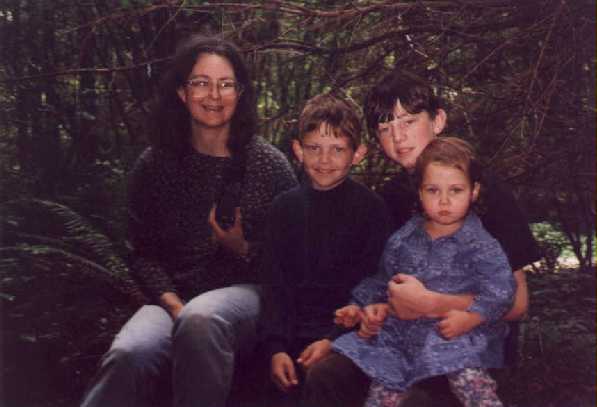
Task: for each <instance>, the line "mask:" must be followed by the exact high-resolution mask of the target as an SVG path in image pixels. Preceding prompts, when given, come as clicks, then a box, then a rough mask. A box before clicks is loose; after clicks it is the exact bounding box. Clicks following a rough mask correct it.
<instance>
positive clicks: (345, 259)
mask: <svg viewBox="0 0 597 407" xmlns="http://www.w3.org/2000/svg"><path fill="white" fill-rule="evenodd" d="M360 134H361V125H360V121H359V118H358V116H357V114H356V113H355V111H354V109H352V108H351V107H350V106H349V105H348V103H347V102H345V101H343V100H340V99H338V98H336V97H333V96H331V95H319V96H316V97H314V98H312V99H311V100H309V101H308V102H307V104H306V105H305V108H304V109H303V112H302V113H301V116H300V120H299V138H298V140H294V141H293V144H292V147H293V151H294V154H295V155H296V157H297V159H298V160H299V161H300V162H301V163H302V165H303V169H304V172H305V174H306V180H305V181H306V182H304V183H303V185H301V186H300V187H298V188H295V189H293V190H290V191H288V192H286V193H284V194H281V195H280V196H278V198H276V200H275V201H274V203H273V206H272V209H271V212H270V216H269V226H268V228H267V229H266V242H265V247H264V263H263V267H262V273H263V274H262V277H263V285H264V312H263V319H262V334H263V339H264V348H265V353H266V356H267V358H268V359H269V361H270V368H271V371H270V372H271V378H272V381H273V382H274V384H275V385H276V387H277V388H278V389H279V390H281V391H282V392H284V393H290V394H291V395H292V398H294V399H296V398H301V397H302V396H301V389H302V388H303V386H302V385H303V384H305V382H306V383H307V384H308V382H309V380H310V376H309V371H310V368H311V367H312V366H314V365H316V364H318V363H320V362H321V361H322V360H325V358H326V357H327V356H328V354H329V353H330V346H331V341H332V340H334V339H335V338H336V337H338V336H339V335H340V334H341V333H343V330H342V329H341V328H339V327H338V326H335V325H334V322H333V312H334V310H335V309H336V308H338V307H339V306H341V305H343V304H345V303H346V301H348V299H349V298H350V291H351V288H352V287H353V286H354V285H355V284H356V283H357V282H358V281H360V280H361V279H362V278H363V277H365V276H367V275H370V274H373V273H374V272H375V271H376V269H377V263H378V260H379V258H380V255H381V252H382V250H383V246H384V243H385V241H386V239H387V238H388V236H389V233H390V232H391V230H390V227H389V226H390V222H389V215H388V212H387V210H386V207H385V205H384V203H383V201H382V200H381V199H380V198H379V197H378V196H377V195H375V194H374V193H373V192H372V191H370V190H369V189H367V188H366V187H364V186H363V185H361V184H359V183H357V182H355V181H353V180H351V179H350V178H348V175H349V172H350V169H351V167H352V165H356V164H358V163H359V162H360V161H361V160H362V159H363V157H364V155H365V154H366V147H365V146H364V145H362V144H360Z"/></svg>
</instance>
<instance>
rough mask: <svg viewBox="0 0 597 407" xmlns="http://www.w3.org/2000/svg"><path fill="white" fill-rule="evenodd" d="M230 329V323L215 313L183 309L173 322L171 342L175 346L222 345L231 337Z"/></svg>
mask: <svg viewBox="0 0 597 407" xmlns="http://www.w3.org/2000/svg"><path fill="white" fill-rule="evenodd" d="M231 329H232V326H231V323H230V322H229V321H226V320H225V319H224V318H222V317H221V316H218V315H216V314H213V313H212V314H209V313H202V312H184V311H183V312H182V313H181V314H180V315H179V317H178V319H177V320H176V322H175V323H174V331H173V342H174V343H173V344H174V347H175V348H176V347H179V346H181V345H182V346H184V345H185V344H192V345H193V346H201V347H204V346H208V345H209V344H210V343H211V344H214V343H219V344H220V345H223V344H224V343H225V342H226V341H230V340H231V339H232V335H231Z"/></svg>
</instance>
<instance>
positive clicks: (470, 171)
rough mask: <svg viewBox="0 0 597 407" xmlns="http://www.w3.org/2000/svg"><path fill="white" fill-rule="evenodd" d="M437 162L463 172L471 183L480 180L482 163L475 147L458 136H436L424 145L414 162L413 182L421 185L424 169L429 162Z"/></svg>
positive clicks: (418, 185)
mask: <svg viewBox="0 0 597 407" xmlns="http://www.w3.org/2000/svg"><path fill="white" fill-rule="evenodd" d="M432 163H438V164H441V165H445V166H448V167H453V168H457V169H459V170H461V171H462V172H464V173H465V174H466V176H467V178H468V179H469V181H470V183H471V185H474V184H475V182H481V176H482V172H483V169H482V165H481V162H480V161H479V159H478V158H477V155H476V153H475V149H474V148H473V146H471V145H470V144H469V143H467V142H466V141H464V140H463V139H460V138H458V137H437V138H435V139H433V140H431V142H430V143H429V144H428V145H427V147H425V149H424V150H423V152H422V153H421V155H420V156H419V157H418V158H417V163H416V164H415V182H416V185H417V188H418V187H420V186H421V182H422V181H423V175H424V173H425V169H426V168H427V166H428V165H429V164H432Z"/></svg>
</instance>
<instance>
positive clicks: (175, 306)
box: [160, 292, 184, 321]
mask: <svg viewBox="0 0 597 407" xmlns="http://www.w3.org/2000/svg"><path fill="white" fill-rule="evenodd" d="M160 303H161V304H162V307H164V309H166V311H168V313H169V314H170V316H171V317H172V320H173V321H174V320H176V318H178V314H180V311H182V308H183V307H184V303H183V302H182V300H181V299H180V297H179V296H178V295H177V294H176V293H173V292H165V293H164V294H162V295H161V296H160Z"/></svg>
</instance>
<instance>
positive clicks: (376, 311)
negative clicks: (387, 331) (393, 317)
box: [357, 303, 390, 338]
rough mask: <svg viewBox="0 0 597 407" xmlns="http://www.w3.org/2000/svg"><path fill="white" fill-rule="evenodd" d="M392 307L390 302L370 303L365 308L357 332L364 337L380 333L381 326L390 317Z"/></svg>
mask: <svg viewBox="0 0 597 407" xmlns="http://www.w3.org/2000/svg"><path fill="white" fill-rule="evenodd" d="M389 309H390V307H389V306H388V304H383V303H379V304H370V305H367V306H366V307H365V308H363V317H362V318H361V327H360V328H359V331H358V332H357V335H359V336H360V337H362V338H371V337H372V336H375V335H377V334H378V333H379V331H380V330H381V327H382V325H383V323H384V321H385V320H386V318H387V317H388V313H389Z"/></svg>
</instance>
